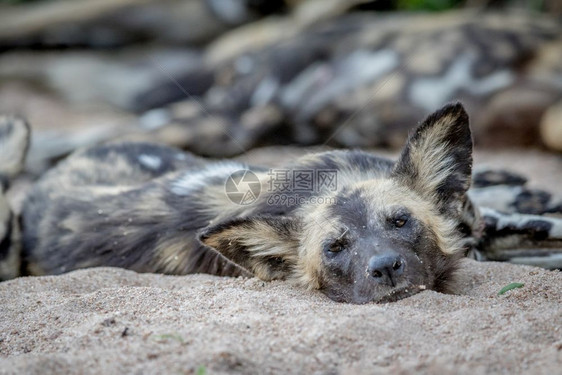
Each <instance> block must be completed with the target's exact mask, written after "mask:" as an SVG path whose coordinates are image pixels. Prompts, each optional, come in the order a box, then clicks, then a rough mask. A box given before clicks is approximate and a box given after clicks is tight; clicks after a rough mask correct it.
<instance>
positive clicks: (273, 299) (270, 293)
mask: <svg viewBox="0 0 562 375" xmlns="http://www.w3.org/2000/svg"><path fill="white" fill-rule="evenodd" d="M268 154H270V155H271V150H269V152H268ZM262 156H263V155H262ZM256 157H258V159H261V157H260V154H259V152H258V153H256V154H254V155H253V159H254V160H255V158H256ZM250 159H252V158H250ZM475 160H476V163H475V164H476V165H477V166H481V165H484V164H488V165H491V166H495V167H503V168H505V167H508V168H510V169H512V170H515V171H519V172H520V173H523V174H525V175H526V176H528V177H530V184H531V186H534V187H540V188H546V189H547V190H549V191H551V192H552V193H554V194H555V195H562V190H561V189H560V186H562V157H561V156H559V155H558V156H554V155H552V154H550V155H548V154H544V153H541V152H539V151H517V150H516V151H501V152H493V153H492V152H489V151H488V152H486V151H480V152H477V153H476V155H475ZM463 274H464V279H465V282H464V283H463V287H462V290H461V292H460V294H459V295H444V294H439V293H436V292H433V291H424V292H422V293H420V294H418V295H415V296H413V297H410V298H407V299H405V300H402V301H399V302H395V303H391V304H385V305H377V304H368V305H360V306H358V305H346V304H338V303H335V302H333V301H331V300H329V299H328V298H326V297H324V296H323V295H322V294H320V293H318V292H307V291H305V290H301V289H297V288H293V287H291V286H289V285H287V284H286V283H283V282H273V283H264V282H261V281H259V280H256V279H250V280H247V279H229V278H218V277H213V276H207V275H192V276H185V277H172V276H162V275H152V274H136V273H134V272H131V271H125V270H119V269H109V268H99V269H90V270H83V271H77V272H72V273H70V274H66V275H62V276H53V277H35V278H31V277H30V278H20V279H16V280H12V281H8V282H3V283H0V309H1V310H0V374H4V373H14V374H16V373H18V374H19V373H30V374H46V373H52V374H63V373H71V374H100V373H103V374H112V373H134V374H152V373H170V374H198V375H203V374H216V373H244V374H267V373H287V372H288V373H311V374H361V373H364V374H377V373H393V374H400V373H416V374H423V373H431V374H447V373H450V374H463V373H464V374H468V373H470V374H471V375H476V374H485V373H486V374H487V373H505V374H516V373H526V374H549V375H550V374H555V373H560V369H561V368H562V328H561V327H562V273H561V272H558V271H545V270H542V269H538V268H531V267H524V266H515V265H510V264H498V263H476V262H474V261H470V260H466V261H465V267H464V268H463ZM512 282H520V283H523V284H524V286H523V287H522V288H520V289H514V290H511V291H509V292H507V293H506V294H504V295H498V291H499V290H500V289H501V288H502V287H504V286H505V285H507V284H510V283H512Z"/></svg>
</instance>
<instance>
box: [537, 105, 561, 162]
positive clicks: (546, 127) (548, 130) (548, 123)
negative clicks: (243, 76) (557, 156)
mask: <svg viewBox="0 0 562 375" xmlns="http://www.w3.org/2000/svg"><path fill="white" fill-rule="evenodd" d="M540 129H541V138H542V141H543V142H544V144H545V145H546V146H547V147H548V148H550V149H552V150H555V151H558V152H562V101H560V102H558V103H556V104H555V105H553V106H551V107H550V108H548V110H547V111H546V112H545V114H544V115H543V116H542V119H541V128H540Z"/></svg>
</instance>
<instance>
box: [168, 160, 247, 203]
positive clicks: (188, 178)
mask: <svg viewBox="0 0 562 375" xmlns="http://www.w3.org/2000/svg"><path fill="white" fill-rule="evenodd" d="M246 168H247V167H246V166H245V165H244V164H241V163H236V162H219V163H214V164H210V165H208V166H206V167H205V168H203V169H200V170H197V171H188V172H186V173H184V174H183V175H182V176H181V177H179V178H178V179H177V180H176V181H174V182H173V183H172V187H171V189H170V190H171V191H172V193H174V194H176V195H181V196H186V195H190V194H192V193H193V192H194V191H197V190H199V189H201V188H204V187H205V186H207V185H208V184H209V181H208V179H210V178H214V177H224V182H226V179H227V178H228V176H230V175H231V174H232V173H234V172H236V171H239V170H241V169H246Z"/></svg>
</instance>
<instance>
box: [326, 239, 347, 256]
mask: <svg viewBox="0 0 562 375" xmlns="http://www.w3.org/2000/svg"><path fill="white" fill-rule="evenodd" d="M345 247H346V242H345V241H343V240H335V241H334V242H332V243H331V244H330V245H328V246H327V247H326V251H328V252H329V253H332V254H336V253H339V252H342V251H343V250H345Z"/></svg>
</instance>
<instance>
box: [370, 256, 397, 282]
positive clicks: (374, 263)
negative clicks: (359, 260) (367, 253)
mask: <svg viewBox="0 0 562 375" xmlns="http://www.w3.org/2000/svg"><path fill="white" fill-rule="evenodd" d="M404 267H406V260H405V259H404V258H403V257H402V256H401V255H397V254H395V253H386V254H381V255H375V256H373V257H372V258H371V259H370V260H369V273H370V274H371V276H373V277H374V278H375V280H376V282H378V283H379V284H384V285H390V286H396V279H397V278H398V276H400V275H402V273H403V272H404Z"/></svg>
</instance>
